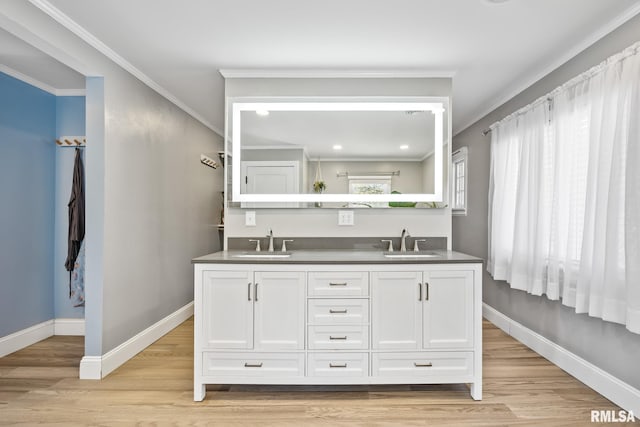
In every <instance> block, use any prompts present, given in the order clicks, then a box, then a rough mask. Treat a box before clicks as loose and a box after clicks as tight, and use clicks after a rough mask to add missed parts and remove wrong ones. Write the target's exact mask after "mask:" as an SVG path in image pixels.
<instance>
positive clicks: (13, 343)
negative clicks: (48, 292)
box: [0, 320, 54, 357]
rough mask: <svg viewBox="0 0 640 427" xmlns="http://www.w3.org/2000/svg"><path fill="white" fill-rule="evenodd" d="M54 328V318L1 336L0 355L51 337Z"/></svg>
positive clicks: (2, 355)
mask: <svg viewBox="0 0 640 427" xmlns="http://www.w3.org/2000/svg"><path fill="white" fill-rule="evenodd" d="M53 330H54V326H53V320H47V321H46V322H42V323H38V324H37V325H33V326H30V327H28V328H26V329H22V330H20V331H17V332H14V333H12V334H9V335H7V336H4V337H2V338H0V357H4V356H6V355H7V354H11V353H13V352H15V351H18V350H21V349H23V348H25V347H28V346H30V345H32V344H35V343H37V342H38V341H42V340H43V339H45V338H49V337H50V336H51V335H53Z"/></svg>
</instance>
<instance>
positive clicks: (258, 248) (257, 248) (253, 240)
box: [249, 239, 260, 252]
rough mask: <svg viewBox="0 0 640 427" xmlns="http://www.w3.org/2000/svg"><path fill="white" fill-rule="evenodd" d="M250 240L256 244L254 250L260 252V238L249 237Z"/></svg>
mask: <svg viewBox="0 0 640 427" xmlns="http://www.w3.org/2000/svg"><path fill="white" fill-rule="evenodd" d="M249 241H250V242H255V244H256V252H260V240H259V239H249Z"/></svg>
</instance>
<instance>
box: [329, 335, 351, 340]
mask: <svg viewBox="0 0 640 427" xmlns="http://www.w3.org/2000/svg"><path fill="white" fill-rule="evenodd" d="M329 339H330V340H346V339H347V336H346V335H345V336H343V337H333V336H329Z"/></svg>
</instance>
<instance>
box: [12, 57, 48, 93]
mask: <svg viewBox="0 0 640 427" xmlns="http://www.w3.org/2000/svg"><path fill="white" fill-rule="evenodd" d="M0 72H3V73H5V74H6V75H8V76H11V77H13V78H14V79H18V80H20V81H22V82H24V83H26V84H28V85H31V86H34V87H37V88H38V89H40V90H43V91H45V92H48V93H50V94H51V95H56V91H57V89H56V88H54V87H53V86H49V85H48V84H46V83H43V82H41V81H40V80H38V79H34V78H33V77H30V76H27V75H26V74H23V73H21V72H20V71H17V70H14V69H13V68H9V67H7V66H6V65H4V64H0Z"/></svg>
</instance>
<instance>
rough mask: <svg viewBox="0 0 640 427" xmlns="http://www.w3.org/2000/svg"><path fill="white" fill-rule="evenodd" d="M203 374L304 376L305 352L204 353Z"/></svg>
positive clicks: (269, 376)
mask: <svg viewBox="0 0 640 427" xmlns="http://www.w3.org/2000/svg"><path fill="white" fill-rule="evenodd" d="M202 375H204V376H212V377H221V376H227V377H260V378H265V377H268V378H272V377H273V378H278V377H303V376H304V353H215V352H204V353H202Z"/></svg>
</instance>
